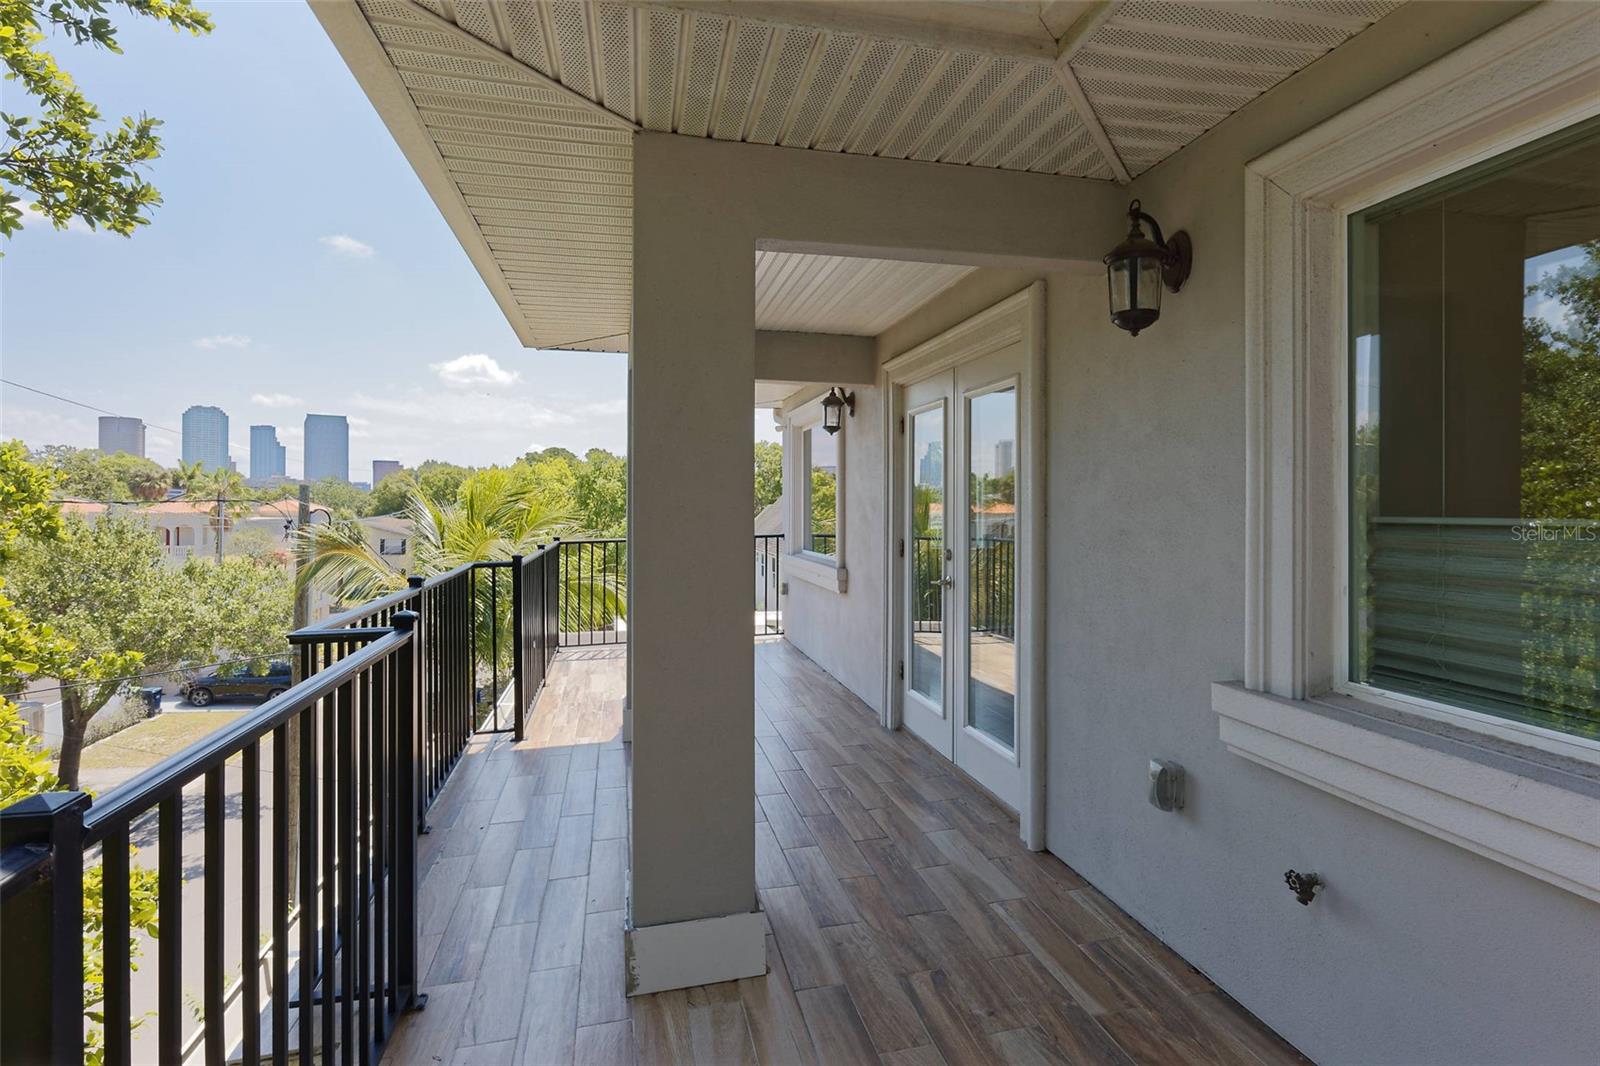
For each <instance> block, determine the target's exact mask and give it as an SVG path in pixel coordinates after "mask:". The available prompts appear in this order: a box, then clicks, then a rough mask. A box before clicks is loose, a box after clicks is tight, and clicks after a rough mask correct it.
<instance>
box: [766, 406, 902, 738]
mask: <svg viewBox="0 0 1600 1066" xmlns="http://www.w3.org/2000/svg"><path fill="white" fill-rule="evenodd" d="M855 394H856V413H855V417H854V418H847V419H846V420H845V428H844V430H843V436H844V438H845V460H844V463H845V478H844V521H845V559H844V565H845V569H846V570H847V571H848V572H849V584H848V588H847V591H845V592H842V593H841V592H836V591H834V590H833V589H827V588H821V587H819V586H817V585H810V584H807V583H806V582H804V581H800V580H797V579H796V578H794V577H792V576H786V577H785V580H786V581H787V582H788V584H789V597H788V599H787V600H786V601H785V603H784V618H783V628H784V633H785V635H786V636H787V637H788V639H789V643H791V644H793V645H794V646H795V647H797V648H799V649H800V650H801V651H803V652H805V653H806V654H807V655H808V656H810V657H811V658H812V659H813V660H814V661H815V662H816V663H817V664H818V665H820V666H821V667H822V668H823V669H824V670H826V671H828V673H830V674H832V675H833V676H834V677H836V678H838V679H839V680H840V681H842V682H843V683H844V686H845V687H846V688H848V689H849V690H850V691H851V692H854V693H855V694H856V695H857V696H860V697H861V698H862V699H863V700H864V701H866V703H867V705H868V706H869V707H871V708H872V709H873V710H875V711H879V712H880V713H881V712H882V710H883V657H884V650H883V580H884V561H883V522H884V506H885V504H886V503H887V500H886V498H885V496H884V489H883V409H884V408H883V398H882V396H883V394H882V392H881V391H880V390H879V389H876V388H860V387H858V388H856V389H855ZM790 532H792V531H790ZM785 539H786V540H787V541H788V542H789V543H793V542H794V538H793V537H792V536H791V537H787V538H785Z"/></svg>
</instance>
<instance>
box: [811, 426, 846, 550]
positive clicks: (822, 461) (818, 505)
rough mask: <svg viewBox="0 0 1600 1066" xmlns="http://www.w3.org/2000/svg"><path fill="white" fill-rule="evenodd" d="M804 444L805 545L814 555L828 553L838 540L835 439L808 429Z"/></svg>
mask: <svg viewBox="0 0 1600 1066" xmlns="http://www.w3.org/2000/svg"><path fill="white" fill-rule="evenodd" d="M805 446H806V460H807V466H808V467H809V468H810V472H811V479H810V484H808V485H807V486H806V490H807V496H806V543H805V547H806V550H807V551H813V552H816V553H817V554H818V555H832V554H834V552H835V551H836V550H837V544H838V526H837V524H836V523H837V515H838V510H837V506H836V496H837V489H838V487H839V442H838V441H837V440H836V439H834V437H833V436H832V435H830V434H828V433H826V432H824V431H823V430H822V429H820V428H818V429H808V430H806V433H805Z"/></svg>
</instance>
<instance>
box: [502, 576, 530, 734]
mask: <svg viewBox="0 0 1600 1066" xmlns="http://www.w3.org/2000/svg"><path fill="white" fill-rule="evenodd" d="M526 606H527V604H526V600H525V598H524V594H523V589H522V556H520V555H513V556H512V557H511V698H512V700H514V701H515V703H516V707H515V709H514V713H515V715H516V718H515V722H514V723H513V725H514V730H515V731H514V733H513V735H514V736H515V737H516V739H517V741H518V742H519V743H520V742H521V741H522V735H523V734H522V730H523V703H522V697H523V692H524V688H523V685H524V680H523V676H522V673H523V668H524V666H525V665H526V664H525V662H524V659H525V656H524V654H523V641H524V640H525V639H526V634H527V628H526V625H527V623H526V621H525V620H524V619H523V617H522V615H523V611H524V609H525V608H526ZM499 697H500V694H499V693H498V692H496V693H495V698H496V699H497V700H498V699H499Z"/></svg>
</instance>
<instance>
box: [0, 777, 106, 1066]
mask: <svg viewBox="0 0 1600 1066" xmlns="http://www.w3.org/2000/svg"><path fill="white" fill-rule="evenodd" d="M89 804H90V799H89V794H88V793H86V792H44V793H40V794H39V795H37V796H29V797H28V798H27V799H23V800H19V801H18V802H16V803H13V804H12V805H11V806H9V807H7V808H6V809H5V810H3V811H0V855H3V863H0V910H3V913H4V917H3V918H0V988H4V989H5V994H4V995H3V996H0V1032H3V1033H4V1034H5V1054H6V1059H7V1061H12V1062H52V1063H74V1062H76V1063H81V1062H82V1061H83V812H84V811H86V810H88V809H89Z"/></svg>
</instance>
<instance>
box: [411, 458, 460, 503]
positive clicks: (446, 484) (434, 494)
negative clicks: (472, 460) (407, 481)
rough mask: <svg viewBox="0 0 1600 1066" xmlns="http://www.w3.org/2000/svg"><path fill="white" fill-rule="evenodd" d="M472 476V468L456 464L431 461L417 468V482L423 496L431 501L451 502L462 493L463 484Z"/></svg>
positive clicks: (436, 460)
mask: <svg viewBox="0 0 1600 1066" xmlns="http://www.w3.org/2000/svg"><path fill="white" fill-rule="evenodd" d="M471 474H472V468H471V467H466V466H457V465H456V464H454V463H445V462H440V461H439V460H438V459H429V460H427V461H426V462H424V463H422V464H421V465H420V466H418V467H417V471H416V475H415V480H416V482H417V487H418V488H419V489H420V490H421V491H422V494H423V495H424V496H426V497H427V498H428V499H430V500H440V501H449V500H454V499H455V498H456V493H457V492H459V491H461V484H462V482H464V481H466V480H467V478H468V477H469V476H471Z"/></svg>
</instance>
